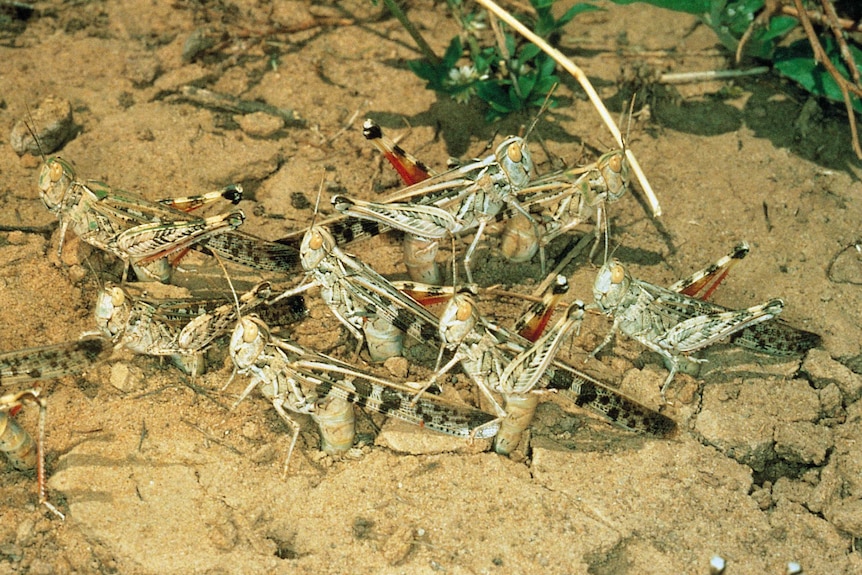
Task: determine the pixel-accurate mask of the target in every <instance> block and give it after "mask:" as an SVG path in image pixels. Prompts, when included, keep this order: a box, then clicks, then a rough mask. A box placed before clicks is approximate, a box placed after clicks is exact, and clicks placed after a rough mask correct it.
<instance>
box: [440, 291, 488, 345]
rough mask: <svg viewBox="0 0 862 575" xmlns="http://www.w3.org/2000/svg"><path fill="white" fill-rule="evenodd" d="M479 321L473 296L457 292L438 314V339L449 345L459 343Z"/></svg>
mask: <svg viewBox="0 0 862 575" xmlns="http://www.w3.org/2000/svg"><path fill="white" fill-rule="evenodd" d="M478 322H479V311H478V309H477V308H476V303H475V302H474V301H473V298H472V297H470V295H469V294H466V293H457V294H455V295H454V296H452V299H450V300H449V302H448V303H447V304H446V307H445V308H444V310H443V313H442V315H441V316H440V339H442V340H443V341H444V342H445V343H447V344H450V345H456V344H459V343H461V342H462V341H463V340H464V338H465V337H467V335H469V334H470V333H471V332H472V331H473V329H474V328H475V327H476V324H477V323H478Z"/></svg>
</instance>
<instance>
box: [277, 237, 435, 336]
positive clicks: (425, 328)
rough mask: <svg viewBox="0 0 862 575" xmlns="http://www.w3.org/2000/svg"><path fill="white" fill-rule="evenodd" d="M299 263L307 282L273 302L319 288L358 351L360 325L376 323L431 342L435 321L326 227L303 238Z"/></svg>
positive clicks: (361, 328) (428, 313) (361, 329)
mask: <svg viewBox="0 0 862 575" xmlns="http://www.w3.org/2000/svg"><path fill="white" fill-rule="evenodd" d="M300 259H301V262H302V267H303V268H304V269H305V270H306V274H307V276H308V281H307V282H305V283H304V284H303V285H300V286H298V287H297V288H294V289H292V290H288V291H287V292H284V293H283V294H282V295H280V296H278V297H277V298H275V300H278V299H280V298H282V297H285V296H289V295H295V294H297V293H300V292H302V291H304V290H306V289H309V288H311V287H314V286H318V287H320V294H321V297H322V298H323V300H324V301H325V302H326V304H327V306H329V308H330V310H331V311H332V313H333V315H335V316H336V317H337V318H338V320H339V321H340V322H341V323H342V324H343V325H344V326H345V327H346V328H347V329H348V331H349V332H350V333H351V335H352V336H353V337H354V338H355V339H356V340H357V342H358V347H357V352H358V351H359V349H360V348H361V346H362V343H363V342H364V340H365V338H364V334H363V326H364V324H365V323H366V322H367V321H374V320H375V319H376V318H382V319H383V320H385V321H387V322H389V323H390V324H392V325H393V326H395V327H396V328H398V329H400V330H401V331H403V332H404V333H406V334H407V335H409V336H410V337H412V338H414V339H416V340H417V341H420V342H421V341H425V340H427V339H429V338H433V337H434V331H435V329H436V325H437V318H436V317H435V316H434V315H433V314H431V313H430V312H429V311H428V310H426V309H425V308H424V307H422V306H421V305H420V304H419V303H417V302H416V301H415V300H413V299H411V298H410V297H409V296H407V295H405V294H404V293H402V292H401V291H399V290H398V289H396V288H395V287H394V286H393V285H392V284H391V283H390V282H389V281H388V280H387V279H386V278H384V277H383V276H381V275H380V274H378V273H377V272H376V271H374V270H373V269H372V268H371V267H370V266H368V265H367V264H365V263H363V262H362V261H361V260H359V259H358V258H356V257H354V256H351V255H350V254H347V253H346V252H344V251H342V250H341V249H340V248H339V247H338V246H337V245H336V242H335V238H333V236H332V235H331V234H330V233H329V231H328V230H327V229H326V228H324V227H322V226H319V225H313V226H312V227H311V228H310V229H309V230H308V231H307V232H306V233H305V236H304V237H303V240H302V244H301V246H300ZM275 300H274V301H275Z"/></svg>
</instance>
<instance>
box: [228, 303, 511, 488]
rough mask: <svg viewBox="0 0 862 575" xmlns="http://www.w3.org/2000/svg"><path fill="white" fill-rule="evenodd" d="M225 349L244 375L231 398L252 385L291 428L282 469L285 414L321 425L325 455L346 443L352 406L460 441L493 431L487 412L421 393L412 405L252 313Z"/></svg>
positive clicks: (402, 393)
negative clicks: (288, 337)
mask: <svg viewBox="0 0 862 575" xmlns="http://www.w3.org/2000/svg"><path fill="white" fill-rule="evenodd" d="M230 354H231V358H232V359H233V361H234V365H235V371H234V375H235V374H236V373H240V374H248V375H250V376H251V382H250V384H249V385H248V387H247V388H246V389H245V391H244V392H243V393H242V395H241V396H240V398H239V400H237V403H238V402H239V401H241V400H242V399H243V398H244V397H246V396H247V395H248V394H249V393H250V392H251V391H252V390H253V389H254V388H255V387H257V388H259V389H260V390H261V393H262V394H263V395H264V396H265V397H266V398H267V399H268V400H269V401H271V402H272V404H273V407H274V408H275V410H276V412H277V413H278V414H279V416H280V417H281V418H282V419H283V420H284V421H285V423H286V424H287V425H288V426H289V427H290V428H291V430H292V437H291V442H290V447H289V449H288V455H287V460H286V462H285V467H284V469H285V472H286V471H287V466H288V464H289V461H290V457H291V454H292V453H293V449H294V447H295V445H296V441H297V437H298V435H299V431H300V428H299V424H298V423H297V422H295V421H294V420H293V419H292V418H291V417H290V415H289V413H288V412H291V413H297V414H307V415H310V416H312V418H313V419H314V420H315V421H316V422H317V423H318V425H319V426H320V429H321V436H322V441H323V444H322V447H323V449H324V450H326V451H329V452H338V451H343V450H346V449H349V448H350V447H351V446H352V443H353V412H352V406H351V405H352V404H355V405H358V406H360V407H365V408H368V409H371V410H374V411H377V412H379V413H382V414H384V415H387V416H389V417H394V418H397V419H401V420H403V421H407V422H409V423H412V424H414V425H417V426H419V427H422V428H428V429H432V430H434V431H438V432H441V433H446V434H449V435H454V436H457V437H463V438H465V439H469V438H490V437H493V436H494V435H495V434H496V432H497V430H498V429H499V420H498V419H497V418H495V417H494V416H493V415H490V414H488V413H485V412H483V411H480V410H477V409H474V408H470V407H467V406H461V405H456V404H452V403H449V402H445V401H442V400H440V399H438V398H433V397H427V396H426V397H423V398H421V399H420V400H419V401H418V402H414V401H413V397H414V395H415V390H412V389H410V388H407V387H405V386H403V385H399V384H397V383H394V382H392V381H389V380H386V379H382V378H379V377H377V376H374V375H372V374H369V373H366V372H363V371H362V370H360V369H359V368H357V367H355V366H352V365H350V364H347V363H344V362H341V361H340V360H337V359H335V358H333V357H330V356H327V355H325V354H321V353H317V352H314V351H311V350H308V349H305V348H303V347H301V346H299V345H297V344H295V343H292V342H289V341H287V340H283V339H280V338H276V337H274V336H272V335H271V333H270V330H269V327H268V326H267V325H266V323H265V322H263V321H261V320H260V319H259V318H258V317H256V316H254V315H251V316H246V317H243V318H242V319H241V320H240V321H239V322H238V323H237V325H236V328H235V329H234V332H233V335H232V337H231V342H230ZM233 377H234V376H233V375H232V376H231V380H232V379H233ZM229 383H230V380H229V381H228V384H229Z"/></svg>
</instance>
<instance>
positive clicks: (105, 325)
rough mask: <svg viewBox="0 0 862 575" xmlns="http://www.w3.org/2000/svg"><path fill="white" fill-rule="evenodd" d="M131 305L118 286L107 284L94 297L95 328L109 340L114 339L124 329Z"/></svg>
mask: <svg viewBox="0 0 862 575" xmlns="http://www.w3.org/2000/svg"><path fill="white" fill-rule="evenodd" d="M130 311H131V305H130V303H129V298H128V296H126V292H124V291H123V289H122V288H121V287H119V286H115V285H113V284H107V285H106V286H105V287H104V288H102V289H101V290H100V291H99V295H98V296H96V311H95V316H96V327H98V328H99V331H101V332H102V334H103V335H104V336H105V337H107V338H110V339H112V340H113V339H116V338H117V337H118V336H119V335H120V334H121V332H122V331H123V330H124V329H125V327H126V323H127V322H128V318H129V313H130Z"/></svg>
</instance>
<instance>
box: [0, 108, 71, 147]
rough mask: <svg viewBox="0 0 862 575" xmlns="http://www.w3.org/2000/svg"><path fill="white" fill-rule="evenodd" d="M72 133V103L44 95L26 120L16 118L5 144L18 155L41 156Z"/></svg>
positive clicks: (60, 144) (68, 138)
mask: <svg viewBox="0 0 862 575" xmlns="http://www.w3.org/2000/svg"><path fill="white" fill-rule="evenodd" d="M31 130H32V131H33V133H35V134H36V138H34V137H33V134H32V133H31V132H30V131H31ZM74 132H75V125H74V122H73V121H72V104H70V103H69V101H68V100H66V99H63V98H58V97H56V96H48V97H47V98H45V99H44V100H42V101H41V102H39V104H38V105H37V106H36V108H35V109H33V110H31V112H30V114H29V115H28V117H27V119H25V120H18V122H17V123H16V124H15V126H14V127H13V128H12V133H11V134H10V135H9V144H10V145H11V146H12V149H13V150H15V153H16V154H18V155H19V156H23V155H24V154H31V155H33V156H42V155H45V154H50V153H52V152H55V151H57V150H59V149H60V148H62V147H63V144H65V143H66V142H67V141H69V140H70V139H71V138H72V136H73V135H74Z"/></svg>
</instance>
